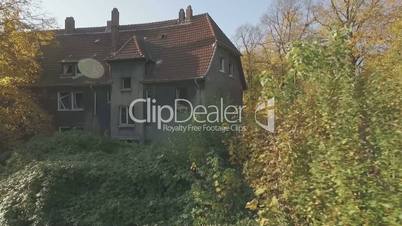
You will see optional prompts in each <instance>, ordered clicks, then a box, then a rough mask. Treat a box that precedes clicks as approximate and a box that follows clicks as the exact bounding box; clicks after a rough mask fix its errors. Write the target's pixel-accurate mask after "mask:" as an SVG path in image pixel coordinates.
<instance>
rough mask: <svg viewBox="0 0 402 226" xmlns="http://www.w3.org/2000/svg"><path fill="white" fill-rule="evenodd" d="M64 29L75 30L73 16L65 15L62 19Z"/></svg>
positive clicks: (68, 31) (70, 31) (67, 30)
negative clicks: (63, 19) (64, 18)
mask: <svg viewBox="0 0 402 226" xmlns="http://www.w3.org/2000/svg"><path fill="white" fill-rule="evenodd" d="M64 29H65V31H66V32H67V33H72V32H73V31H74V30H75V21H74V17H66V20H65V21H64Z"/></svg>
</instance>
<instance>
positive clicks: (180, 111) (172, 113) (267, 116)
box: [129, 98, 275, 132]
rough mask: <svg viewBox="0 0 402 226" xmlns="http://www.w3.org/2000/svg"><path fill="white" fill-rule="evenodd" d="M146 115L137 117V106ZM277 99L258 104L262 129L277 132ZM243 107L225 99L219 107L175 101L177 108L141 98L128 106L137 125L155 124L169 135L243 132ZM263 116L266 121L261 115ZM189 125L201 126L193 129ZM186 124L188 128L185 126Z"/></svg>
mask: <svg viewBox="0 0 402 226" xmlns="http://www.w3.org/2000/svg"><path fill="white" fill-rule="evenodd" d="M144 104H145V106H146V107H145V109H146V116H145V117H144V118H137V117H136V116H135V114H134V111H133V110H134V108H135V107H136V106H137V105H144ZM274 104H275V101H274V99H273V98H272V99H269V100H268V101H267V102H266V103H262V104H259V105H258V106H257V108H256V111H255V121H256V123H257V124H258V125H259V126H260V127H261V128H263V129H265V130H267V131H269V132H273V131H274V120H275V115H274V110H273V106H274ZM242 113H243V106H241V105H225V103H224V100H223V98H221V99H220V102H219V104H218V105H208V106H205V105H195V106H194V105H193V104H192V103H191V101H189V100H187V99H175V101H174V105H173V106H171V105H158V103H157V100H156V99H151V98H140V99H136V100H134V101H132V102H131V104H130V106H129V116H130V118H131V119H132V120H133V121H134V122H135V123H155V124H156V125H157V129H158V130H165V131H169V132H174V131H181V132H186V131H190V130H192V131H201V130H204V131H222V132H225V131H241V130H242V129H244V128H243V127H244V126H241V123H242ZM261 115H263V118H264V119H263V120H261V117H257V116H261ZM189 122H195V123H197V124H202V126H194V125H192V124H189ZM183 124H186V126H183ZM217 124H228V125H230V127H227V126H226V127H225V126H217Z"/></svg>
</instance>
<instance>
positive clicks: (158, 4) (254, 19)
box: [41, 0, 270, 38]
mask: <svg viewBox="0 0 402 226" xmlns="http://www.w3.org/2000/svg"><path fill="white" fill-rule="evenodd" d="M41 5H42V9H43V11H45V12H46V13H47V15H48V16H51V17H54V18H55V19H56V21H57V25H58V27H60V28H63V27H64V19H65V18H66V17H68V16H72V17H74V19H75V24H76V27H92V26H105V25H106V21H107V20H110V13H111V10H112V9H113V8H114V7H116V8H118V10H119V12H120V24H136V23H146V22H155V21H160V20H168V19H174V18H177V17H178V13H179V10H180V8H184V9H185V8H186V7H187V6H188V5H192V8H193V11H194V15H196V14H201V13H206V12H207V13H209V14H210V15H211V16H212V18H213V19H214V20H215V21H216V23H217V24H218V25H219V27H220V28H221V29H222V30H223V31H224V32H225V33H226V35H227V36H228V37H229V38H233V36H234V34H235V33H236V29H237V28H238V27H239V26H241V25H243V24H246V23H250V24H256V23H258V22H259V21H260V18H261V16H262V14H263V13H264V12H265V11H266V10H267V9H268V7H269V5H270V0H97V1H95V0H42V4H41Z"/></svg>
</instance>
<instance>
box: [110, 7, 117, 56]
mask: <svg viewBox="0 0 402 226" xmlns="http://www.w3.org/2000/svg"><path fill="white" fill-rule="evenodd" d="M110 25H111V26H110V30H111V32H112V52H115V51H117V43H119V10H117V9H116V8H114V9H113V10H112V21H111V22H110Z"/></svg>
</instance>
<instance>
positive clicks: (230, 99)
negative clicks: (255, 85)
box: [202, 46, 243, 105]
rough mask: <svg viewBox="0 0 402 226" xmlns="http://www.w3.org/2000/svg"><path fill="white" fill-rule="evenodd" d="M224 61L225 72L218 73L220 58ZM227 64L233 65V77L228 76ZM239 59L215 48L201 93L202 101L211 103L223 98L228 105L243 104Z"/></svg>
mask: <svg viewBox="0 0 402 226" xmlns="http://www.w3.org/2000/svg"><path fill="white" fill-rule="evenodd" d="M221 57H223V58H224V59H225V69H226V71H225V72H221V71H219V67H220V58H221ZM229 62H231V63H232V64H233V76H232V77H230V76H229V72H228V68H229ZM240 65H241V61H240V57H236V56H234V55H233V53H231V52H230V51H228V50H226V49H224V48H221V47H219V46H218V47H217V49H216V52H215V55H214V57H213V59H212V63H211V66H210V69H209V71H208V74H207V76H206V78H205V88H204V89H203V92H202V101H203V102H204V103H211V102H216V101H219V100H220V98H221V97H222V98H224V100H225V103H228V104H236V105H242V104H243V87H242V83H241V79H240V70H241V69H240V68H241V67H240Z"/></svg>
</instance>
